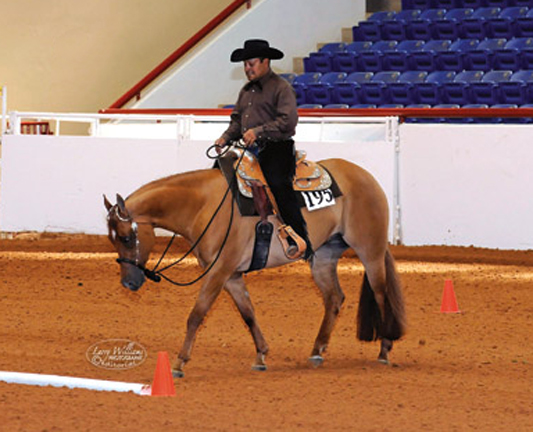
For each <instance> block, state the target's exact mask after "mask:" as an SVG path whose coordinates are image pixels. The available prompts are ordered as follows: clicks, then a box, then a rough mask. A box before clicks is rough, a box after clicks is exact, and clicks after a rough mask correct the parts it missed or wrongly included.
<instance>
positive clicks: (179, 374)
mask: <svg viewBox="0 0 533 432" xmlns="http://www.w3.org/2000/svg"><path fill="white" fill-rule="evenodd" d="M184 376H185V374H184V373H183V371H180V370H177V369H172V377H173V378H183V377H184Z"/></svg>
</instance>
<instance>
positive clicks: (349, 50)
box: [332, 41, 372, 73]
mask: <svg viewBox="0 0 533 432" xmlns="http://www.w3.org/2000/svg"><path fill="white" fill-rule="evenodd" d="M371 46H372V42H370V41H355V42H352V43H349V44H347V45H346V46H345V49H344V51H342V52H336V53H334V54H333V60H332V67H333V71H337V72H348V73H350V72H355V71H356V70H357V68H358V66H357V64H358V59H359V53H360V52H361V51H366V50H368V49H370V47H371Z"/></svg>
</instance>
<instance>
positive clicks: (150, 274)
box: [107, 143, 246, 286]
mask: <svg viewBox="0 0 533 432" xmlns="http://www.w3.org/2000/svg"><path fill="white" fill-rule="evenodd" d="M233 145H234V146H238V147H240V146H239V145H235V143H234V144H233ZM215 146H216V145H215V144H213V145H212V146H210V147H209V148H208V149H207V151H206V153H207V157H208V158H210V159H218V158H219V157H222V156H224V155H225V154H226V153H227V150H226V151H224V152H223V153H222V154H220V155H216V156H211V155H210V153H209V152H210V151H211V150H212V149H213V148H215ZM228 148H229V146H228ZM245 154H246V151H243V152H242V154H241V155H240V157H239V159H238V161H237V164H236V165H235V169H234V173H235V172H236V171H237V169H238V167H239V165H240V164H241V162H242V159H243V157H244V155H245ZM235 181H236V177H235V175H233V176H232V179H231V182H230V183H229V184H228V187H227V188H226V192H225V193H224V196H223V197H222V200H221V201H220V203H219V205H218V207H217V208H216V210H215V212H214V213H213V215H212V216H211V219H210V220H209V222H208V223H207V225H206V226H205V228H204V230H203V231H202V233H201V234H200V235H199V236H198V238H197V239H196V241H195V242H194V243H193V244H192V245H191V247H190V248H189V250H188V251H187V252H186V253H185V254H184V255H183V256H182V257H181V258H179V259H178V260H176V261H174V262H173V263H171V264H169V265H167V266H165V267H163V268H161V269H159V270H158V267H159V265H160V264H161V262H162V261H163V258H164V257H165V255H166V254H167V252H168V250H169V249H170V246H171V245H172V243H173V242H174V239H175V238H176V233H173V235H172V238H171V239H170V241H169V242H168V244H167V246H166V248H165V250H164V251H163V254H162V255H161V257H160V258H159V260H158V262H157V264H156V265H155V267H154V268H153V269H152V270H150V269H148V268H146V267H145V266H144V265H143V264H141V263H140V257H139V254H140V245H139V235H138V231H139V226H138V224H139V223H150V222H144V221H135V220H133V218H131V217H124V216H122V215H121V214H120V211H119V208H118V204H115V205H114V206H113V207H111V208H110V209H109V212H108V214H107V219H108V221H109V220H110V218H111V217H112V213H113V211H114V214H115V215H116V217H117V218H118V219H119V220H120V221H121V222H129V223H131V229H132V232H133V237H134V240H135V260H132V259H129V258H122V257H119V258H117V259H116V261H117V263H119V264H122V263H125V264H130V265H132V266H134V267H136V268H138V269H139V270H141V271H142V272H143V273H144V275H145V276H146V278H147V279H150V280H152V281H154V282H160V281H161V279H162V278H163V279H165V280H166V281H168V282H170V283H171V284H173V285H177V286H189V285H193V284H194V283H196V282H198V281H199V280H200V279H202V278H203V277H204V276H205V275H206V274H207V273H208V272H209V271H210V270H211V269H212V268H213V266H214V265H215V264H216V262H217V261H218V259H219V258H220V255H221V254H222V251H223V250H224V246H225V245H226V242H227V240H228V238H229V233H230V231H231V227H232V225H233V217H234V214H235V199H234V198H233V196H232V199H231V213H230V220H229V223H228V228H227V230H226V234H225V236H224V239H223V240H222V244H221V245H220V249H219V250H218V252H217V254H216V256H215V259H214V260H213V261H212V262H211V264H209V266H208V267H207V268H206V269H205V270H204V271H203V272H202V274H200V276H198V277H197V278H195V279H194V280H192V281H190V282H185V283H182V282H176V281H174V280H172V279H170V278H169V277H167V276H165V275H164V274H163V272H164V271H165V270H168V269H169V268H171V267H173V266H175V265H176V264H179V263H180V262H181V261H183V260H184V259H185V258H186V257H187V256H189V255H190V254H191V253H192V251H193V250H194V249H195V248H196V247H197V246H198V244H199V243H200V241H201V240H202V239H203V237H204V235H205V233H206V232H207V230H208V229H209V227H210V226H211V224H212V223H213V221H214V219H215V217H216V215H217V214H218V212H219V211H220V209H221V208H222V205H223V204H224V202H225V201H226V198H227V196H228V194H229V193H230V191H231V189H232V188H233V186H234V183H235Z"/></svg>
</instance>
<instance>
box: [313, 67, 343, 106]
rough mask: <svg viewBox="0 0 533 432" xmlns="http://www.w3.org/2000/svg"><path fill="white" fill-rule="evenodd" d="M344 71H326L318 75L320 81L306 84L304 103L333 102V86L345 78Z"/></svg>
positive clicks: (325, 103) (321, 103)
mask: <svg viewBox="0 0 533 432" xmlns="http://www.w3.org/2000/svg"><path fill="white" fill-rule="evenodd" d="M346 76H347V74H346V72H328V73H325V74H323V75H322V76H321V77H320V81H318V82H314V83H309V84H308V85H307V98H306V101H307V102H306V103H311V104H320V105H323V106H324V105H329V104H332V103H333V86H334V84H335V83H338V82H343V81H344V80H345V79H346Z"/></svg>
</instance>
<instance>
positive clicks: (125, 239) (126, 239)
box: [118, 236, 133, 246]
mask: <svg viewBox="0 0 533 432" xmlns="http://www.w3.org/2000/svg"><path fill="white" fill-rule="evenodd" d="M118 239H119V240H120V242H121V243H123V244H125V245H126V246H129V245H130V244H131V242H132V240H133V238H132V236H119V237H118Z"/></svg>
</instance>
